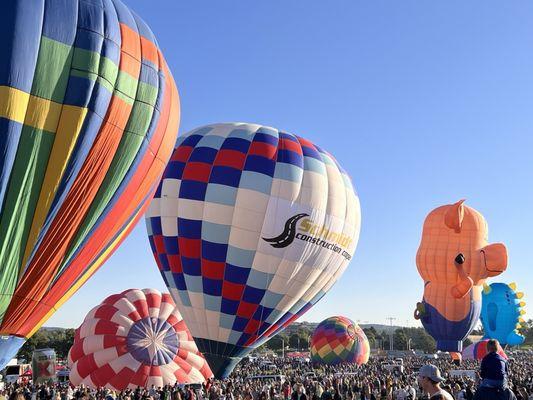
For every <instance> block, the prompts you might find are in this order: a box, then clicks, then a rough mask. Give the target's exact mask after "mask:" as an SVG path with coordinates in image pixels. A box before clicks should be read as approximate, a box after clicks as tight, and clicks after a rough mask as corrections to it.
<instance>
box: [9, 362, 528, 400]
mask: <svg viewBox="0 0 533 400" xmlns="http://www.w3.org/2000/svg"><path fill="white" fill-rule="evenodd" d="M402 363H403V367H402V368H400V363H399V361H398V362H397V363H396V364H391V363H390V362H389V361H388V360H387V359H384V358H379V357H372V358H371V359H370V361H369V362H368V363H367V364H365V365H363V366H360V367H357V366H355V365H337V366H327V365H322V366H316V365H315V366H313V365H312V364H311V363H309V362H303V361H301V360H288V359H273V360H271V361H270V362H265V361H264V360H254V361H243V362H242V363H241V364H240V365H239V366H237V368H236V369H235V371H234V372H233V373H232V375H231V376H230V377H229V378H228V379H224V380H215V379H213V380H210V381H209V382H207V383H206V384H203V385H200V384H195V385H175V386H172V387H163V388H156V387H151V388H137V389H134V390H125V391H123V392H120V393H115V392H113V391H111V390H109V389H105V388H103V389H98V390H94V389H89V388H86V387H76V388H72V387H70V386H69V385H68V384H67V385H60V384H49V385H40V386H36V387H35V386H32V385H31V384H26V385H22V386H17V385H11V386H8V387H6V388H5V390H4V393H3V395H2V396H3V398H2V397H0V400H74V399H75V400H204V399H206V400H278V399H279V400H344V399H346V400H373V399H376V400H408V399H409V400H414V399H431V400H439V399H442V400H449V399H455V400H479V399H482V400H491V399H492V398H495V399H498V400H499V399H505V400H507V399H514V398H516V399H519V400H532V399H533V354H531V353H525V352H524V353H517V354H514V355H513V357H512V358H511V359H510V360H509V361H507V362H505V363H502V364H501V365H500V364H499V363H500V361H499V360H498V359H496V361H494V360H492V361H491V362H490V363H487V362H486V363H485V364H486V365H480V363H479V362H478V361H472V360H465V361H463V362H462V363H461V364H460V365H456V363H454V361H453V360H451V359H447V358H440V359H434V360H429V361H428V360H427V359H425V358H421V357H414V356H413V357H406V358H404V359H403V360H402ZM465 370H468V371H469V372H468V373H465V372H464V371H465ZM487 370H488V371H489V372H488V374H487ZM472 371H476V372H475V375H474V374H473V373H472ZM498 371H499V372H498ZM500 373H503V378H504V379H499V378H500ZM494 378H497V379H494ZM500 381H501V382H500Z"/></svg>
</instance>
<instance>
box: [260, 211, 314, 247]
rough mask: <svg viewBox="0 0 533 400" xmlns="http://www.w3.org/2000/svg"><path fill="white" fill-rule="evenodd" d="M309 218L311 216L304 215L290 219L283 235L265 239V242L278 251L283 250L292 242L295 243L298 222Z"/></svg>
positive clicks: (286, 223)
mask: <svg viewBox="0 0 533 400" xmlns="http://www.w3.org/2000/svg"><path fill="white" fill-rule="evenodd" d="M308 216H309V214H305V213H302V214H296V215H294V216H292V217H290V218H289V219H288V220H287V221H286V222H285V228H284V229H283V232H281V234H279V235H278V236H276V237H273V238H263V240H264V241H265V242H268V243H270V245H271V246H272V247H275V248H276V249H282V248H284V247H287V246H288V245H290V244H291V243H292V242H294V238H295V237H296V224H297V223H298V221H299V220H301V219H302V218H304V217H308Z"/></svg>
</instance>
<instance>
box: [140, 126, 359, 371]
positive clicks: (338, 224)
mask: <svg viewBox="0 0 533 400" xmlns="http://www.w3.org/2000/svg"><path fill="white" fill-rule="evenodd" d="M146 222H147V227H148V234H149V237H150V244H151V246H152V250H153V253H154V256H155V258H156V261H157V264H158V266H159V269H160V270H161V274H162V275H163V278H164V279H165V282H166V284H167V286H168V288H169V290H170V293H171V295H172V296H173V298H174V300H175V301H176V304H178V306H179V309H180V311H181V313H182V314H183V318H184V319H185V321H186V322H187V325H188V326H189V328H190V330H191V333H192V334H193V336H194V338H195V340H196V343H197V344H198V347H199V349H200V350H201V351H202V353H203V354H204V355H205V357H206V359H207V360H208V362H209V365H210V366H211V368H212V369H213V372H214V373H215V376H217V377H224V376H226V375H228V374H229V372H230V371H231V370H232V368H233V366H234V365H235V364H236V363H237V362H238V361H239V359H240V358H241V357H242V356H244V355H245V354H246V353H248V352H249V351H251V350H252V349H253V348H255V347H257V346H259V345H260V344H261V343H264V342H265V341H266V340H268V339H269V338H270V337H271V336H272V335H274V334H275V333H276V332H278V331H279V330H281V329H283V328H284V327H285V326H287V325H288V324H290V323H291V322H292V321H294V320H295V319H297V318H298V317H299V316H301V315H302V314H303V313H305V312H306V311H307V310H309V308H311V307H312V306H313V304H315V303H316V302H317V301H318V300H320V299H321V298H322V296H324V295H325V294H326V293H327V291H328V290H329V289H330V288H331V287H332V286H333V284H334V283H335V282H336V281H337V279H339V277H340V276H341V275H342V273H343V272H344V270H345V269H346V267H347V266H348V263H349V261H350V259H351V258H352V256H353V254H354V251H355V247H356V245H357V240H358V236H359V227H360V207H359V199H358V197H357V195H356V193H355V191H354V188H353V186H352V182H351V180H350V178H349V177H348V175H347V174H346V172H345V171H344V170H343V169H342V168H341V167H340V166H339V164H338V163H337V162H336V161H335V159H334V158H333V157H332V156H331V155H330V154H329V153H327V152H326V151H324V150H322V149H321V148H319V147H318V146H316V145H314V144H313V143H311V142H309V141H308V140H305V139H303V138H300V137H297V136H295V135H292V134H289V133H285V132H282V131H279V130H277V129H274V128H269V127H265V126H260V125H254V124H245V123H227V124H215V125H209V126H205V127H202V128H199V129H195V130H193V131H192V132H189V133H188V134H185V135H184V136H182V137H181V138H180V139H178V143H177V147H176V149H175V151H174V154H173V156H172V157H171V161H170V162H169V165H168V167H167V169H166V170H165V173H164V176H163V178H162V181H161V185H160V186H159V189H158V191H157V193H156V196H155V197H154V200H153V202H152V204H151V206H150V209H149V211H148V212H147V220H146Z"/></svg>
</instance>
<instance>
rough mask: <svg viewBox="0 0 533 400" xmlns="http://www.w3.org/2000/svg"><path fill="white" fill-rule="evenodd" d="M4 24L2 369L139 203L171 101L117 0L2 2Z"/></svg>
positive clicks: (161, 158)
mask: <svg viewBox="0 0 533 400" xmlns="http://www.w3.org/2000/svg"><path fill="white" fill-rule="evenodd" d="M0 27H1V28H0V32H1V34H0V48H2V62H1V63H0V117H1V118H0V154H1V157H0V207H1V208H0V209H1V214H0V266H1V274H0V295H1V297H0V321H1V322H0V335H1V339H0V368H1V367H3V366H4V365H5V364H6V363H7V362H8V361H9V360H10V359H11V358H12V357H13V356H14V355H15V354H16V352H17V350H18V349H19V348H20V346H21V345H22V344H23V343H24V341H25V339H26V338H28V337H29V336H31V335H32V334H33V333H34V332H35V331H36V330H37V329H38V328H39V327H40V326H41V325H42V324H43V323H44V322H45V321H46V320H47V319H48V318H49V317H50V316H51V314H53V313H54V312H55V310H56V309H57V308H58V307H60V306H61V304H63V303H64V302H65V301H66V300H67V299H68V298H69V297H70V296H72V294H73V293H74V292H75V291H76V290H77V289H78V288H79V287H80V286H81V285H82V284H83V283H84V282H85V281H86V280H87V279H88V278H89V277H90V276H91V275H92V274H93V273H94V272H95V271H96V269H97V268H98V267H99V266H100V265H101V264H102V263H103V262H104V261H105V260H106V259H107V258H108V257H109V256H110V255H111V254H112V252H113V251H114V250H115V249H116V247H117V246H118V245H119V244H120V243H121V241H122V240H124V238H125V237H126V236H127V234H128V233H129V231H130V230H131V229H132V227H133V226H134V225H135V223H136V222H137V221H138V219H139V218H140V216H141V215H142V214H143V212H144V211H145V208H146V207H147V205H148V203H149V200H150V198H151V197H152V195H153V193H154V192H155V189H156V187H157V183H158V182H159V178H160V176H161V174H162V172H163V170H164V167H165V164H166V162H167V160H168V158H169V157H170V154H171V152H172V149H173V145H174V142H175V139H176V135H177V127H178V120H179V99H178V93H177V90H176V86H175V83H174V80H173V78H172V75H171V74H170V72H169V70H168V67H167V65H166V62H165V60H164V58H163V56H162V55H161V52H160V51H159V49H158V46H157V43H156V40H155V38H154V36H153V34H152V32H151V31H150V29H149V28H148V27H147V26H146V25H145V23H144V22H143V21H142V20H141V19H140V18H139V17H137V16H136V15H135V14H133V13H132V12H131V11H129V10H128V9H127V8H126V7H125V6H124V5H123V4H122V3H121V2H120V1H119V0H99V1H88V0H68V1H67V0H32V1H26V0H10V1H4V2H2V3H1V5H0Z"/></svg>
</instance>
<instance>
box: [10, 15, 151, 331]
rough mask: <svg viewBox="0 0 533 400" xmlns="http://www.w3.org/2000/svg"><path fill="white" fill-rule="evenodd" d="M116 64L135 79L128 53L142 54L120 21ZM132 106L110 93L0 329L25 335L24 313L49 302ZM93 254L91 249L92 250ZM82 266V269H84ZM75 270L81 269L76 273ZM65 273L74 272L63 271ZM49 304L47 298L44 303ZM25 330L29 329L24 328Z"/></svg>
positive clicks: (36, 313) (136, 66) (136, 68)
mask: <svg viewBox="0 0 533 400" xmlns="http://www.w3.org/2000/svg"><path fill="white" fill-rule="evenodd" d="M121 32H122V34H123V40H122V44H121V60H120V69H121V70H124V71H126V72H128V73H130V74H132V76H133V77H134V78H135V79H138V77H139V73H140V68H141V67H140V63H139V61H137V60H135V59H134V58H132V57H131V56H128V54H131V55H133V56H137V59H140V39H139V35H138V34H137V33H136V32H134V31H133V30H131V29H130V28H128V27H126V26H125V25H122V24H121ZM131 110H132V106H131V105H130V104H127V103H126V102H124V101H123V100H122V99H120V98H119V97H117V96H113V97H112V98H111V101H110V104H109V107H108V110H107V113H106V117H105V120H104V123H103V125H102V127H101V128H100V132H99V133H98V135H97V137H96V140H95V142H94V144H93V147H92V148H91V150H90V151H89V154H88V155H87V158H86V160H85V162H84V164H83V166H82V168H81V170H80V172H79V174H78V176H77V177H76V180H75V181H74V184H73V186H72V188H71V189H70V191H69V193H68V195H67V197H66V199H65V202H64V203H63V205H62V206H61V208H60V210H59V212H58V214H57V216H56V217H55V218H54V220H53V222H52V224H51V226H50V228H49V230H48V231H47V233H46V235H45V236H44V238H43V240H42V242H41V244H40V245H39V248H38V249H37V252H36V253H35V254H36V255H35V257H34V258H33V259H32V260H31V263H30V264H29V266H28V268H27V270H26V273H25V274H24V276H23V277H22V279H21V280H20V281H19V283H18V285H17V289H16V290H15V293H14V294H13V298H12V300H11V303H10V304H9V307H8V309H7V311H6V314H5V315H4V318H3V320H2V325H1V326H0V331H1V332H10V333H16V334H23V333H22V332H21V327H22V325H25V326H28V324H27V322H28V321H27V320H28V316H29V315H31V316H32V317H35V318H38V319H40V317H42V316H43V315H46V313H47V312H48V311H47V310H46V309H48V310H49V309H50V306H45V305H44V304H43V305H40V304H38V303H39V302H40V301H42V300H43V297H44V296H45V295H46V293H47V291H48V290H49V285H50V282H51V281H52V279H53V278H54V276H55V274H56V272H57V269H58V268H59V266H60V265H61V263H62V261H63V258H64V257H65V255H66V252H67V249H68V248H69V245H70V242H71V241H72V239H73V238H74V237H75V235H76V233H77V230H78V228H79V226H80V225H81V223H82V222H83V220H84V218H85V216H86V214H87V212H88V210H89V208H90V205H91V203H92V201H93V200H94V198H95V196H96V194H97V192H98V190H99V188H100V185H101V184H102V181H103V180H104V178H105V175H106V173H107V171H108V169H109V166H110V165H111V162H112V160H113V157H114V156H115V153H116V150H117V148H118V145H119V143H120V139H121V138H122V134H123V131H124V128H125V127H126V124H127V123H128V119H129V116H130V114H131ZM93 256H94V254H93ZM82 271H83V270H82ZM78 273H81V271H80V272H78ZM63 275H69V276H71V277H72V279H71V280H70V281H71V282H73V281H75V280H76V278H77V275H76V276H75V277H74V276H72V274H69V271H65V273H64V274H63ZM47 304H50V303H47ZM25 331H26V332H25V333H27V330H26V329H25Z"/></svg>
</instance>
